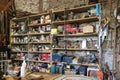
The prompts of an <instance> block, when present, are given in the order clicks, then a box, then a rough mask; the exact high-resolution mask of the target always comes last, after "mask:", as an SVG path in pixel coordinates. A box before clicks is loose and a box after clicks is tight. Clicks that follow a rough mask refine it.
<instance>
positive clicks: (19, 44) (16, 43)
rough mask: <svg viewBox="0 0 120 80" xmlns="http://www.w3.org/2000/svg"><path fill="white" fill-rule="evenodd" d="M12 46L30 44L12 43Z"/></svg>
mask: <svg viewBox="0 0 120 80" xmlns="http://www.w3.org/2000/svg"><path fill="white" fill-rule="evenodd" d="M11 44H13V45H26V44H28V43H11Z"/></svg>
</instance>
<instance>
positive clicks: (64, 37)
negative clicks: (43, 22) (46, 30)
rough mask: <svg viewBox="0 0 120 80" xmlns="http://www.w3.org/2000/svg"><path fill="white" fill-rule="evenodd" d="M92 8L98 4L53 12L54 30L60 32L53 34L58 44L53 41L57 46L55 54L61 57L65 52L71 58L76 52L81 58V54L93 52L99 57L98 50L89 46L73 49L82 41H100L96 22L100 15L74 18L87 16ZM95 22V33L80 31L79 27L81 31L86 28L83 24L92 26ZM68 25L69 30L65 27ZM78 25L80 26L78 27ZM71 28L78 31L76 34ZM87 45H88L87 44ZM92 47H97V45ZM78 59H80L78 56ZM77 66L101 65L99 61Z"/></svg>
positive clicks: (54, 50) (54, 49)
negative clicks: (75, 16)
mask: <svg viewBox="0 0 120 80" xmlns="http://www.w3.org/2000/svg"><path fill="white" fill-rule="evenodd" d="M98 5H99V4H98ZM91 7H96V4H92V5H88V6H83V7H76V8H70V9H64V10H60V11H53V16H54V17H53V22H52V24H53V28H54V29H57V30H58V33H57V34H53V38H55V39H56V38H57V39H56V42H55V41H53V45H54V46H56V45H57V46H56V47H54V48H52V50H53V53H55V54H57V53H56V52H58V55H59V54H60V53H61V51H62V53H63V52H64V54H65V55H68V56H69V53H70V52H72V55H74V53H75V52H79V56H81V54H82V53H81V52H90V53H91V52H93V54H95V55H97V53H99V51H98V49H97V48H94V47H90V48H88V46H87V47H86V48H81V47H79V48H75V47H74V48H73V45H74V44H77V45H78V44H80V43H75V41H76V42H77V41H79V42H81V41H83V39H94V37H95V38H96V39H97V41H98V40H99V39H98V35H99V32H98V31H97V29H98V27H97V26H96V25H97V23H96V22H97V21H99V16H98V15H94V16H93V15H92V16H89V17H88V16H87V17H86V15H84V17H83V15H82V16H80V17H79V18H75V19H74V16H73V15H77V14H86V13H85V12H88V11H89V10H90V8H91ZM71 12H72V13H71ZM66 14H68V15H67V18H66ZM72 14H73V15H72ZM59 16H64V18H63V19H61V17H59ZM71 16H72V18H71V19H69V17H71ZM58 18H59V19H58ZM60 19H61V20H60ZM93 22H94V23H95V24H96V25H94V30H93V32H89V33H84V32H83V31H80V30H79V27H80V29H81V28H82V29H83V27H84V26H81V24H92V23H93ZM94 23H93V24H94ZM67 24H68V29H66V27H65V26H67ZM74 24H77V26H76V25H75V26H74ZM78 25H80V26H78ZM70 26H72V27H70ZM59 27H62V28H59ZM70 28H71V30H72V29H73V31H74V30H76V32H73V33H72V31H70V30H69V29H70ZM59 29H62V30H61V31H59ZM59 41H62V42H60V43H59ZM72 41H73V42H72ZM56 43H57V44H56ZM62 43H63V44H62ZM72 43H73V44H72ZM96 44H97V43H96ZM61 45H64V46H62V47H61ZM81 45H82V44H81ZM86 45H87V43H86ZM71 46H72V47H71ZM79 46H80V45H79ZM92 46H95V44H94V45H92ZM68 47H70V48H68ZM74 56H75V55H74ZM66 57H67V56H66ZM70 57H71V56H70ZM76 57H77V58H78V55H77V56H76ZM63 64H66V62H63ZM67 64H70V65H71V64H73V63H67ZM91 64H92V65H91ZM76 65H84V66H96V67H98V66H99V65H100V63H99V61H98V62H97V64H96V63H85V62H84V63H79V62H78V63H77V64H76Z"/></svg>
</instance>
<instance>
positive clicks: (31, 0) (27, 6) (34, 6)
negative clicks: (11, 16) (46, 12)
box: [15, 0, 42, 13]
mask: <svg viewBox="0 0 120 80" xmlns="http://www.w3.org/2000/svg"><path fill="white" fill-rule="evenodd" d="M15 6H16V10H19V11H27V12H30V13H39V12H41V11H42V0H15Z"/></svg>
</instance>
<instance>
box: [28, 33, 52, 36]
mask: <svg viewBox="0 0 120 80" xmlns="http://www.w3.org/2000/svg"><path fill="white" fill-rule="evenodd" d="M46 34H50V32H44V33H29V34H28V35H30V36H32V35H46Z"/></svg>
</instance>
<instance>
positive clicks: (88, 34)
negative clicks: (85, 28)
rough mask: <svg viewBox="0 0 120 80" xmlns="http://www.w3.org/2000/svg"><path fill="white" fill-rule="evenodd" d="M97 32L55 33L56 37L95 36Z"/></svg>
mask: <svg viewBox="0 0 120 80" xmlns="http://www.w3.org/2000/svg"><path fill="white" fill-rule="evenodd" d="M97 35H98V33H87V34H85V33H77V34H56V35H55V36H57V37H88V36H97Z"/></svg>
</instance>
